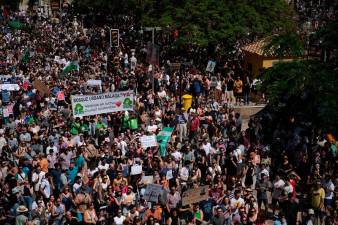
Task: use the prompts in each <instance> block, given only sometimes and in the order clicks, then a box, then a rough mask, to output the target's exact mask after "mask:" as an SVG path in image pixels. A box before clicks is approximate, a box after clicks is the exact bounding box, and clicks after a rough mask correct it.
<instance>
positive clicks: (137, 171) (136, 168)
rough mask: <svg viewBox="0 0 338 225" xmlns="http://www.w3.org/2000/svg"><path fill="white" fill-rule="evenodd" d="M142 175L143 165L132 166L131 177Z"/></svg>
mask: <svg viewBox="0 0 338 225" xmlns="http://www.w3.org/2000/svg"><path fill="white" fill-rule="evenodd" d="M141 173H142V166H141V165H137V164H136V165H132V166H131V171H130V175H137V174H141Z"/></svg>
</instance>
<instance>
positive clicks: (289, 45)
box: [264, 33, 304, 58]
mask: <svg viewBox="0 0 338 225" xmlns="http://www.w3.org/2000/svg"><path fill="white" fill-rule="evenodd" d="M264 54H265V55H267V56H277V57H280V58H281V57H284V56H296V57H301V56H303V55H304V43H303V42H302V40H301V39H300V37H299V36H298V35H297V34H294V33H283V34H280V35H275V36H273V37H271V38H270V39H269V41H268V42H267V44H266V45H265V46H264Z"/></svg>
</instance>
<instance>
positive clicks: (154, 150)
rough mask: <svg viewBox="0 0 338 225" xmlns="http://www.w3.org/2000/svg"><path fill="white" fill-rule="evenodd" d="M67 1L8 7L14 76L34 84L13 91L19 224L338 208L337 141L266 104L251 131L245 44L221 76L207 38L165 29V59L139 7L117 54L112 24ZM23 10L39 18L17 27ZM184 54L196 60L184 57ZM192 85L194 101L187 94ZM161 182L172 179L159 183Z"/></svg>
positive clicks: (8, 208) (14, 216)
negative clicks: (104, 103)
mask: <svg viewBox="0 0 338 225" xmlns="http://www.w3.org/2000/svg"><path fill="white" fill-rule="evenodd" d="M66 6H67V7H66ZM65 7H66V8H67V10H65V8H64V10H63V11H62V13H60V14H58V13H56V14H55V15H54V17H55V18H57V20H58V23H55V20H54V19H51V18H48V17H43V16H42V15H41V13H37V12H34V11H30V13H22V12H20V13H18V12H10V13H9V14H8V15H7V16H3V17H1V19H0V24H1V28H0V39H1V40H2V41H1V42H0V59H1V62H2V63H1V66H0V73H1V74H3V75H1V79H2V81H1V82H2V83H3V84H5V83H6V84H10V85H12V86H13V87H14V85H15V84H16V85H19V87H20V88H19V90H9V91H2V92H1V97H2V98H1V99H2V101H1V109H2V110H1V112H2V114H1V121H0V124H1V130H0V156H1V159H0V162H1V170H0V183H1V189H0V194H1V195H0V201H1V203H2V204H1V207H2V208H1V207H0V212H1V215H3V216H4V217H5V218H6V219H8V222H9V223H10V222H13V223H15V224H41V225H43V224H55V225H62V224H63V225H68V224H69V225H72V224H113V223H114V224H116V225H122V224H152V225H155V224H168V225H175V224H179V225H181V224H215V225H232V224H243V225H244V224H262V223H264V221H265V220H268V219H271V220H274V221H275V224H297V223H298V224H301V223H304V224H311V223H313V224H315V223H316V221H318V220H319V221H321V222H327V223H328V221H329V222H330V221H333V220H334V219H335V218H337V210H338V203H337V187H338V183H337V174H338V173H337V168H338V160H336V158H335V157H336V152H335V149H336V145H337V142H335V140H334V139H332V138H331V139H329V138H328V136H327V135H326V134H324V133H321V132H320V131H318V132H317V131H313V130H311V131H309V129H308V130H306V129H304V128H300V127H292V126H287V125H284V126H281V127H279V129H276V130H269V124H270V122H271V121H270V117H269V115H264V114H263V115H261V116H260V115H258V116H257V117H256V118H252V119H251V120H250V121H249V124H248V126H249V127H248V128H247V129H246V128H245V126H244V121H243V118H242V116H241V114H240V113H238V111H236V109H235V108H234V106H235V104H237V105H241V103H242V102H244V104H245V105H249V104H250V103H251V100H250V98H249V96H250V92H251V88H252V85H251V77H250V74H246V73H245V71H243V69H242V66H241V65H242V61H241V51H240V48H239V47H238V45H236V46H234V49H235V52H234V53H231V52H229V54H228V55H226V56H224V55H223V56H222V55H219V57H216V58H217V60H216V63H217V64H219V65H221V66H220V67H216V68H215V74H217V76H216V85H215V86H213V85H212V82H213V79H212V78H211V76H210V74H208V73H206V72H205V66H206V65H204V64H207V62H204V61H203V59H204V57H203V56H204V54H208V53H207V51H206V50H205V49H202V48H199V47H195V46H193V45H192V46H190V47H189V49H188V51H187V52H186V53H187V54H183V52H184V51H183V50H182V52H180V51H178V52H174V53H175V54H172V53H173V52H171V51H169V50H168V49H170V46H171V44H172V43H171V41H170V37H169V36H168V38H166V37H167V36H165V35H167V34H161V35H162V36H161V37H162V39H163V40H159V42H160V44H161V46H162V50H163V51H162V52H161V57H160V62H158V63H154V64H156V65H149V63H148V61H147V59H146V58H147V57H146V54H145V51H147V48H146V45H145V44H144V43H143V37H140V36H138V33H139V32H136V33H137V34H136V33H135V30H137V31H138V29H141V28H139V27H138V26H137V23H136V22H135V21H133V19H132V18H130V17H125V18H114V19H113V21H112V24H111V25H110V26H111V27H117V28H119V29H120V34H121V35H120V46H119V47H118V48H116V49H114V51H112V52H107V47H108V46H109V38H108V37H109V33H108V32H107V29H106V28H105V27H102V26H98V25H94V24H93V25H92V26H89V27H85V26H84V25H85V24H84V22H83V21H80V20H78V19H74V17H73V16H74V15H72V13H71V10H68V9H70V8H69V7H70V6H69V5H65ZM12 20H17V21H20V22H21V23H23V24H25V25H26V26H27V28H26V29H13V28H9V27H8V25H7V24H8V22H9V21H12ZM141 39H142V41H140V40H141ZM239 43H240V41H239ZM239 43H238V44H239ZM148 51H150V50H149V49H148ZM173 51H174V50H173ZM148 54H149V53H148ZM216 54H218V53H216ZM155 55H156V54H155ZM129 56H131V57H129ZM184 58H185V59H186V61H190V60H191V62H192V63H190V64H189V65H188V64H187V66H184V67H183V66H182V67H181V68H178V69H174V67H173V63H174V62H176V61H178V60H181V61H182V60H183V59H184ZM206 58H209V57H206ZM150 78H151V79H150ZM93 81H94V82H93ZM126 90H131V91H132V93H133V95H134V99H133V102H134V103H135V104H134V105H133V107H132V108H131V110H129V111H121V112H112V113H100V114H97V115H91V116H82V117H78V116H76V113H77V112H80V111H81V110H82V109H81V107H80V108H77V107H75V106H74V107H73V106H72V98H73V97H72V96H74V95H78V96H81V97H85V96H87V95H95V94H99V93H108V92H119V91H126ZM180 91H181V92H182V93H179V92H180ZM185 93H187V94H191V95H192V99H191V100H192V104H191V106H186V103H185V102H183V103H184V104H180V94H182V95H183V94H185ZM8 95H9V96H8ZM120 103H121V104H123V103H122V102H120ZM120 103H119V104H120ZM244 129H245V130H244ZM300 130H301V131H300ZM151 135H155V136H156V137H155V138H157V140H159V141H158V142H157V141H156V146H150V147H149V146H146V145H145V142H144V141H142V137H144V136H151ZM268 137H272V138H270V139H269V138H268ZM159 138H162V139H161V140H160V139H159ZM150 187H152V188H158V189H155V190H152V192H151V193H149V191H150ZM191 190H192V192H189V191H191ZM187 193H190V194H189V195H188V196H187ZM270 195H272V199H270ZM187 201H188V203H187ZM289 207H290V208H292V209H293V210H292V212H290V211H289V209H290V208H289ZM14 221H15V222H14ZM13 223H12V224H13Z"/></svg>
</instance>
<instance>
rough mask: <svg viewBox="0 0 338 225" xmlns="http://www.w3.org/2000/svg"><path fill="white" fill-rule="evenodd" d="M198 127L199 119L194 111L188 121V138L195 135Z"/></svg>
mask: <svg viewBox="0 0 338 225" xmlns="http://www.w3.org/2000/svg"><path fill="white" fill-rule="evenodd" d="M199 127H200V119H199V118H198V116H197V114H196V113H192V119H191V122H190V139H193V138H194V137H195V136H196V135H197V133H198V129H199Z"/></svg>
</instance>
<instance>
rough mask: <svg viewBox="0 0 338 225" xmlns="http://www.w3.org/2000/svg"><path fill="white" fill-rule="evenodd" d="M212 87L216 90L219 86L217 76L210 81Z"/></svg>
mask: <svg viewBox="0 0 338 225" xmlns="http://www.w3.org/2000/svg"><path fill="white" fill-rule="evenodd" d="M210 81H211V82H210V86H211V87H212V88H215V87H216V86H217V77H216V76H212V77H211V79H210Z"/></svg>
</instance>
